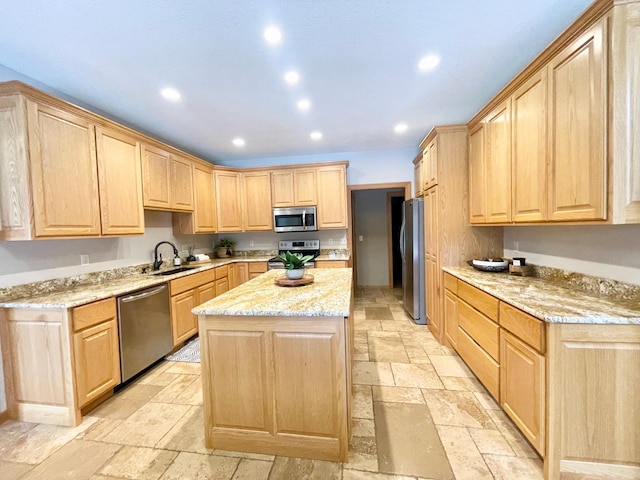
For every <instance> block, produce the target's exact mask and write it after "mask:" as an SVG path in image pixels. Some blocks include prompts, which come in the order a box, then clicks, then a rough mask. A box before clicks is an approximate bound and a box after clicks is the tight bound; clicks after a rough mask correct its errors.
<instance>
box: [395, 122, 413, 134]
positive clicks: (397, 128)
mask: <svg viewBox="0 0 640 480" xmlns="http://www.w3.org/2000/svg"><path fill="white" fill-rule="evenodd" d="M407 128H409V127H408V126H407V124H406V123H399V124H397V125H396V126H395V127H393V131H394V132H396V133H404V132H406V131H407Z"/></svg>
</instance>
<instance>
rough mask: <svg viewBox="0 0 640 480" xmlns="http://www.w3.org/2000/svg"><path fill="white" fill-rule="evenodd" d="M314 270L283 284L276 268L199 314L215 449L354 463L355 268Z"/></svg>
mask: <svg viewBox="0 0 640 480" xmlns="http://www.w3.org/2000/svg"><path fill="white" fill-rule="evenodd" d="M312 273H313V275H314V277H315V278H314V280H315V281H314V283H312V284H311V285H306V286H301V287H280V286H277V285H275V284H274V281H275V278H276V277H278V276H281V275H282V274H283V272H282V271H275V270H274V271H269V272H267V273H265V274H263V275H261V276H259V277H257V278H255V279H253V280H251V281H249V282H247V283H245V284H243V285H241V286H240V287H237V288H236V289H234V290H232V291H230V292H227V293H225V294H224V295H221V296H220V297H216V298H214V299H213V300H210V301H209V302H206V303H204V304H202V305H200V306H198V307H196V308H195V309H194V310H193V313H194V314H197V315H198V318H199V331H200V344H201V347H200V348H201V358H202V382H203V406H204V424H205V425H204V428H205V445H206V447H207V448H215V449H222V450H235V451H243V452H251V453H262V454H269V455H285V456H294V457H304V458H315V459H322V460H332V461H346V460H347V451H348V442H349V436H350V432H351V383H352V381H351V366H352V349H353V325H352V322H353V320H352V319H353V315H351V310H352V308H353V285H352V270H351V269H350V268H340V269H336V268H332V269H315V270H313V271H312Z"/></svg>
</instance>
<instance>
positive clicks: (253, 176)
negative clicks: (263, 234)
mask: <svg viewBox="0 0 640 480" xmlns="http://www.w3.org/2000/svg"><path fill="white" fill-rule="evenodd" d="M241 178H242V198H243V200H244V201H243V204H242V215H243V219H244V221H243V227H244V228H243V230H245V231H261V230H267V231H269V230H273V210H272V208H271V175H270V173H269V172H268V171H256V172H243V173H242V174H241Z"/></svg>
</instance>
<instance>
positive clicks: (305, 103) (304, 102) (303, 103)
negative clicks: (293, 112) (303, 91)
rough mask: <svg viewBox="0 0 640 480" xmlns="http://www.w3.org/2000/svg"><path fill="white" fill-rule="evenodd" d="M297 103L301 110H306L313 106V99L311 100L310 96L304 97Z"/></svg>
mask: <svg viewBox="0 0 640 480" xmlns="http://www.w3.org/2000/svg"><path fill="white" fill-rule="evenodd" d="M296 105H298V109H299V110H302V111H303V112H306V111H307V110H309V109H310V108H311V100H309V99H308V98H303V99H302V100H298V103H296Z"/></svg>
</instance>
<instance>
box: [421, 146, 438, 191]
mask: <svg viewBox="0 0 640 480" xmlns="http://www.w3.org/2000/svg"><path fill="white" fill-rule="evenodd" d="M437 140H438V139H437V138H435V139H434V140H433V141H432V142H430V143H429V144H428V146H427V147H426V148H425V149H424V150H423V152H422V182H423V184H424V187H423V188H422V191H423V192H424V191H426V190H428V189H429V188H431V187H433V186H435V185H436V184H437V183H438V141H437Z"/></svg>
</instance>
